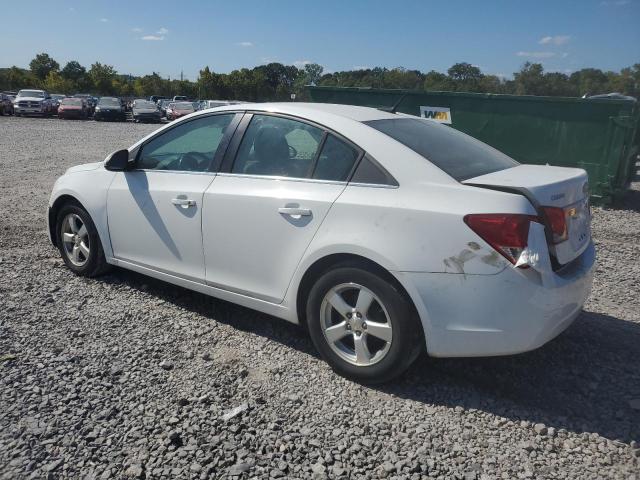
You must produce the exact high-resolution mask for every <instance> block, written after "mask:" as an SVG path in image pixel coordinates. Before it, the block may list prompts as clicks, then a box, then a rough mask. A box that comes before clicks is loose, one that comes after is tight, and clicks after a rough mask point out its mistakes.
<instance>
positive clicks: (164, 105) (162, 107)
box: [158, 99, 173, 117]
mask: <svg viewBox="0 0 640 480" xmlns="http://www.w3.org/2000/svg"><path fill="white" fill-rule="evenodd" d="M172 102H173V100H169V99H162V100H159V101H158V108H160V113H162V116H163V117H166V116H167V107H168V106H169V104H170V103H172Z"/></svg>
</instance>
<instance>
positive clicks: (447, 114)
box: [420, 105, 451, 125]
mask: <svg viewBox="0 0 640 480" xmlns="http://www.w3.org/2000/svg"><path fill="white" fill-rule="evenodd" d="M420 116H421V117H423V118H428V119H429V120H435V121H436V122H439V123H446V124H449V125H451V110H450V109H449V108H448V107H427V106H425V105H420Z"/></svg>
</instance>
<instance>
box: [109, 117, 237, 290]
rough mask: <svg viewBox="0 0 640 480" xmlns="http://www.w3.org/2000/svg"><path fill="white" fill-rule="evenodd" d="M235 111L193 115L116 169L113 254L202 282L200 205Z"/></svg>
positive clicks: (111, 228) (112, 207)
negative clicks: (130, 162)
mask: <svg viewBox="0 0 640 480" xmlns="http://www.w3.org/2000/svg"><path fill="white" fill-rule="evenodd" d="M232 118H233V114H226V115H212V116H205V117H197V118H195V119H193V120H190V121H186V122H181V123H179V124H178V125H176V126H175V127H174V128H170V129H168V130H165V131H163V132H162V133H160V134H159V135H158V136H156V137H153V138H152V139H151V140H150V141H148V142H147V143H145V144H144V145H143V146H142V147H141V150H140V151H139V153H138V157H137V160H136V164H135V168H134V169H133V170H131V171H126V172H120V173H118V174H117V175H116V177H115V179H114V180H113V182H112V184H111V186H110V188H109V193H108V198H107V215H108V222H109V234H110V237H111V244H112V247H113V252H114V256H115V257H116V258H117V259H119V260H123V261H126V262H130V263H133V264H136V265H140V266H143V267H147V268H152V269H154V270H159V271H162V272H165V273H170V274H173V275H177V276H180V277H183V278H187V279H190V280H195V281H201V282H202V281H204V277H205V274H204V268H205V265H204V254H203V248H202V205H203V196H204V192H205V190H206V189H207V187H208V186H209V185H210V184H211V183H212V182H213V181H214V179H215V173H213V172H212V171H211V164H212V162H213V160H214V158H215V156H216V152H217V150H218V147H219V146H220V144H221V140H222V138H223V135H224V134H225V130H226V129H227V127H228V126H229V124H230V123H231V120H232Z"/></svg>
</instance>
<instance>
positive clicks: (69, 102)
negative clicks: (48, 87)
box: [58, 97, 89, 120]
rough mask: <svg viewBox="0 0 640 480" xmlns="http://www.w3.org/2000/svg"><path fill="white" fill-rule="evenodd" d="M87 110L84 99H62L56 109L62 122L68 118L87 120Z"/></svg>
mask: <svg viewBox="0 0 640 480" xmlns="http://www.w3.org/2000/svg"><path fill="white" fill-rule="evenodd" d="M88 117H89V108H88V107H87V102H86V100H85V99H84V98H71V97H69V98H63V99H62V100H61V101H60V106H59V107H58V118H61V119H63V120H66V119H69V118H80V119H87V118H88Z"/></svg>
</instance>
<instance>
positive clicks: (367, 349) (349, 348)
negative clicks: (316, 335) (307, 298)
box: [320, 283, 393, 367]
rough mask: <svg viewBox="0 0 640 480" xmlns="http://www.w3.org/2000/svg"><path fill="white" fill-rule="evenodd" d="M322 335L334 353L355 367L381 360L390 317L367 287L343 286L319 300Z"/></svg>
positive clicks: (386, 345)
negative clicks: (320, 301)
mask: <svg viewBox="0 0 640 480" xmlns="http://www.w3.org/2000/svg"><path fill="white" fill-rule="evenodd" d="M320 308H321V311H320V322H321V327H322V333H323V334H324V337H325V339H326V340H327V343H328V344H329V346H330V347H331V349H332V350H333V352H334V353H336V354H337V355H338V356H340V357H341V358H342V359H344V360H345V361H347V362H349V363H351V364H352V365H356V366H359V367H364V366H369V365H373V364H375V363H378V362H379V361H380V360H382V359H383V358H384V357H385V356H386V355H387V353H388V352H389V349H390V348H391V342H392V340H393V326H392V324H391V318H390V316H389V314H388V312H387V309H386V308H385V306H384V304H383V303H382V301H381V300H380V298H378V296H377V295H375V294H374V293H373V292H372V291H371V290H369V289H368V288H366V287H364V286H362V285H359V284H356V283H344V284H341V285H337V286H335V287H333V288H331V289H330V290H329V291H328V292H327V293H326V295H325V296H324V299H323V300H322V304H321V307H320Z"/></svg>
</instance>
